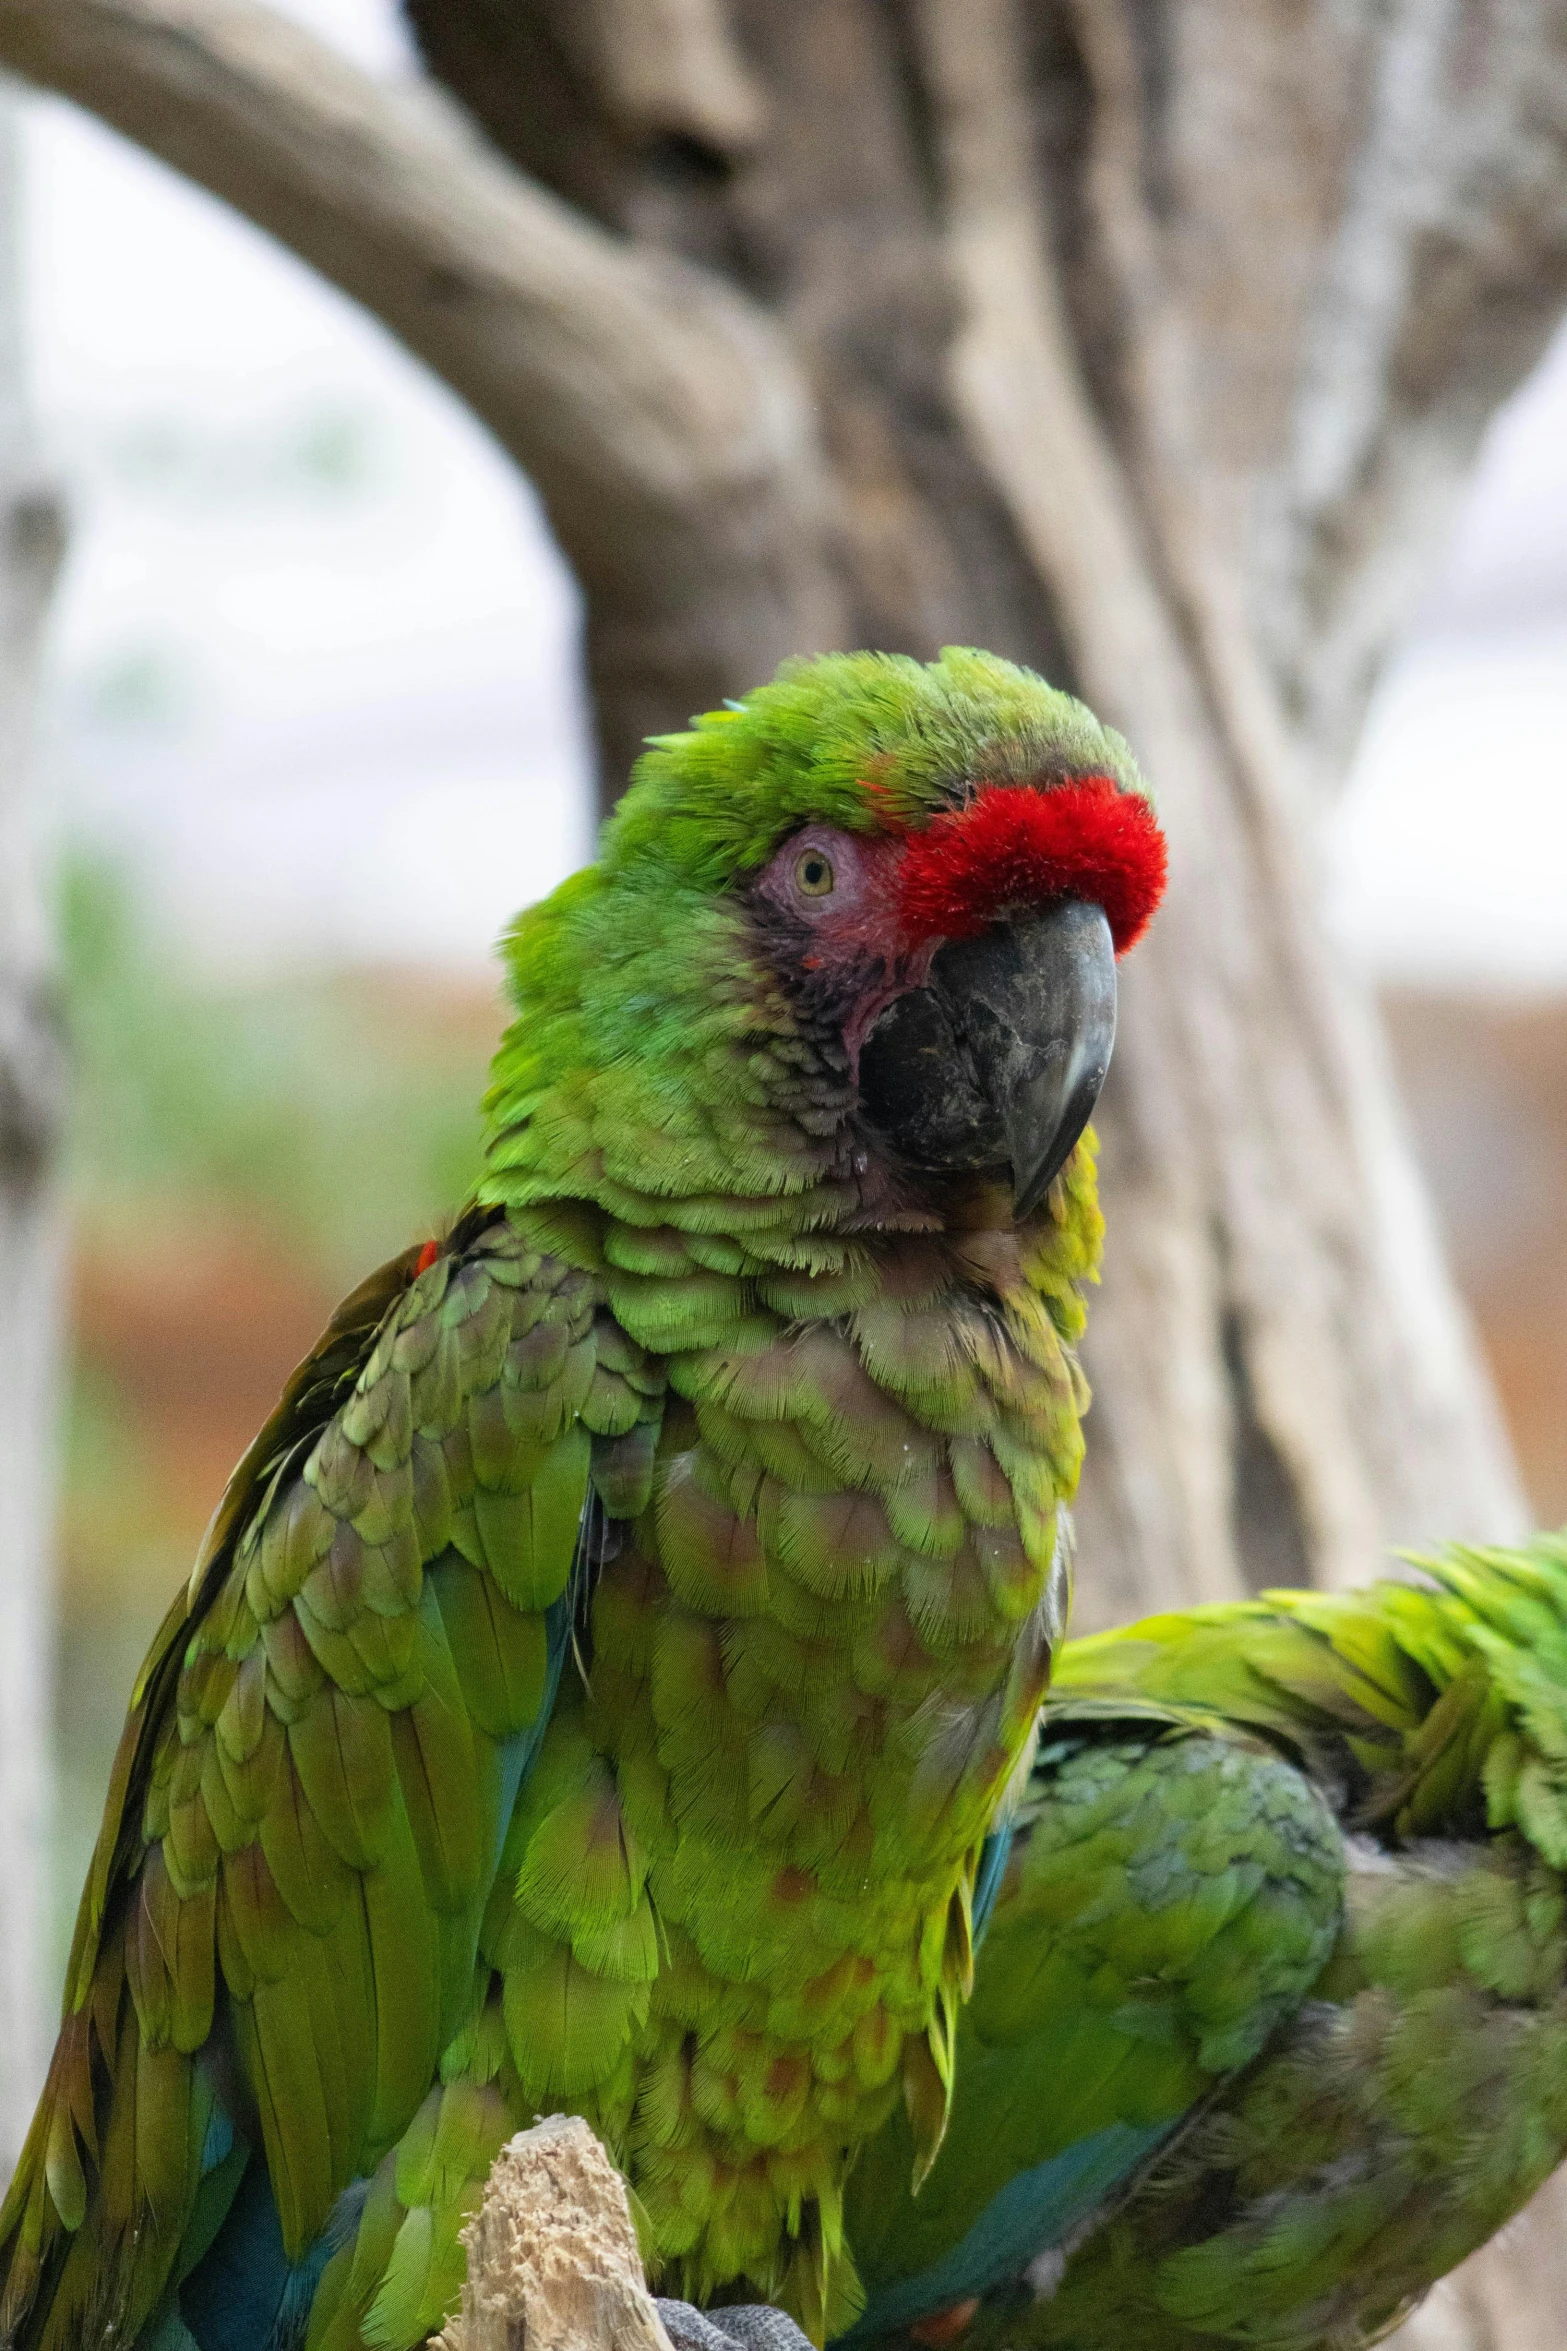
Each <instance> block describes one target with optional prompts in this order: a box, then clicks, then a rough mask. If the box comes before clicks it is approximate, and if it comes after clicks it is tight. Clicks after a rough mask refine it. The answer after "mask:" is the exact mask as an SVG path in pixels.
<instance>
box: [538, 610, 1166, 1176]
mask: <svg viewBox="0 0 1567 2351" xmlns="http://www.w3.org/2000/svg"><path fill="white" fill-rule="evenodd" d="M1165 863H1166V859H1165V845H1164V838H1163V835H1162V833H1161V832H1160V829H1159V825H1158V821H1157V819H1156V817H1155V815H1154V813H1153V808H1152V804H1151V802H1150V800H1149V798H1148V795H1147V792H1146V790H1145V787H1144V786H1143V784H1142V781H1141V778H1140V777H1139V775H1138V772H1137V768H1136V765H1135V763H1134V761H1133V759H1132V755H1131V753H1130V751H1129V750H1128V748H1127V746H1126V744H1125V743H1124V742H1123V741H1122V739H1121V738H1120V737H1119V736H1118V735H1116V734H1115V733H1113V732H1112V731H1111V730H1110V729H1109V728H1106V727H1103V726H1101V725H1100V724H1099V722H1098V721H1097V720H1096V719H1095V718H1094V717H1093V715H1092V714H1091V712H1089V711H1088V710H1087V709H1085V708H1084V706H1083V705H1082V704H1081V703H1080V702H1077V701H1074V700H1073V699H1072V698H1071V696H1069V695H1066V694H1062V693H1059V692H1057V691H1056V690H1055V689H1054V688H1052V687H1050V686H1048V685H1047V684H1046V683H1045V682H1044V680H1043V679H1041V678H1038V677H1036V676H1034V675H1033V674H1032V673H1031V672H1030V671H1027V670H1024V669H1020V668H1018V667H1016V666H1015V665H1013V664H1012V663H1010V662H1005V661H1001V660H998V659H997V658H995V657H994V656H993V655H990V654H985V653H978V652H970V651H966V650H961V649H955V648H949V649H948V650H947V651H946V652H944V653H943V654H942V656H941V658H940V659H939V660H938V661H935V662H932V663H930V664H928V665H927V664H922V663H919V662H916V661H913V660H910V659H907V658H904V657H901V656H890V655H883V654H871V653H851V654H827V655H824V656H822V657H820V658H818V659H815V660H811V661H798V662H790V663H787V664H785V666H784V668H783V669H782V670H781V671H780V672H779V674H778V676H777V677H776V678H775V679H774V680H773V681H772V683H771V684H769V685H766V686H763V687H761V688H759V689H758V690H757V691H756V692H754V693H752V694H750V695H748V696H747V697H746V699H745V701H744V702H743V703H735V704H732V705H730V706H728V707H726V708H725V709H723V710H719V711H713V712H709V713H708V714H706V715H705V716H703V717H701V718H698V719H697V720H695V721H694V723H693V725H692V728H691V730H690V731H689V732H688V733H684V734H679V735H669V736H663V737H659V738H657V739H655V740H654V741H653V743H652V744H651V745H650V747H649V749H648V751H647V752H646V753H645V754H644V756H643V757H642V758H641V759H640V760H639V761H638V763H637V768H636V771H635V774H634V776H633V780H632V783H631V786H630V788H629V790H628V791H627V793H626V795H625V797H624V799H623V800H622V801H621V803H620V805H619V807H618V808H617V809H616V811H615V813H614V814H613V815H612V816H611V818H610V819H609V821H608V823H607V824H606V827H605V831H604V837H603V843H602V849H601V855H600V861H599V864H598V866H597V867H595V868H593V869H592V872H591V879H590V878H589V877H579V878H578V883H577V884H568V885H567V886H566V891H565V893H563V894H560V895H561V896H562V897H563V898H564V901H565V903H566V905H567V906H568V907H569V908H575V909H576V910H577V911H578V912H579V913H580V917H581V921H580V924H579V925H578V928H577V935H576V939H575V944H574V946H573V948H572V950H571V956H572V959H573V960H574V961H575V962H577V963H578V964H580V963H581V962H582V960H583V958H584V956H586V957H587V958H588V959H589V960H591V959H592V957H593V955H594V953H595V949H594V948H593V947H592V946H591V945H589V943H588V939H589V934H590V933H591V934H592V935H593V936H594V937H595V938H596V940H597V942H598V944H597V949H596V952H597V955H598V957H599V958H600V962H601V965H602V967H603V968H605V969H607V968H608V966H609V965H610V964H614V965H615V967H616V968H617V970H618V972H619V974H620V977H621V982H622V984H621V986H620V987H619V989H618V992H617V993H618V1002H619V1004H620V1007H621V1009H622V1011H623V1010H624V1007H625V1005H626V1003H627V1002H628V1000H631V1001H634V1002H635V1004H636V1006H637V1010H638V1014H639V1018H638V1020H637V1021H636V1022H635V1023H632V1024H631V1025H630V1026H628V1025H627V1024H626V1023H625V1022H624V1021H623V1020H620V1019H617V1018H615V1017H614V1006H613V1004H612V1003H611V1002H610V1000H609V999H608V997H606V996H605V994H604V992H603V991H602V989H600V990H597V991H595V989H594V988H593V985H592V983H591V981H587V995H588V996H594V995H595V994H596V996H597V1003H598V1011H597V1016H596V1018H595V1020H594V1021H593V1024H592V1026H593V1030H594V1035H595V1038H596V1046H595V1057H596V1058H599V1059H600V1060H603V1059H604V1058H605V1057H606V1054H607V1057H608V1059H609V1060H610V1061H611V1062H613V1061H615V1060H619V1061H621V1062H624V1061H625V1060H626V1058H627V1057H628V1056H639V1057H641V1059H642V1060H643V1063H644V1069H643V1075H644V1079H645V1080H646V1081H647V1082H648V1083H649V1084H650V1085H651V1087H652V1091H653V1094H654V1095H655V1096H656V1095H657V1094H658V1092H659V1086H658V1072H659V1070H660V1069H661V1068H662V1069H663V1070H665V1071H666V1072H667V1071H668V1070H669V1069H671V1068H672V1067H673V1065H674V1064H676V1063H678V1064H679V1065H680V1066H681V1068H682V1070H683V1078H682V1083H683V1084H684V1085H685V1086H686V1087H687V1089H688V1090H689V1089H693V1088H694V1090H695V1094H696V1095H697V1096H699V1097H701V1098H702V1100H703V1102H704V1104H705V1109H706V1113H707V1120H706V1123H707V1125H708V1126H709V1127H711V1126H712V1125H713V1123H714V1119H715V1117H716V1115H717V1113H718V1111H719V1109H720V1106H721V1104H722V1103H723V1102H725V1101H727V1102H729V1103H731V1104H732V1105H733V1106H735V1108H736V1112H737V1116H738V1117H739V1118H740V1120H741V1123H744V1122H745V1121H746V1120H749V1122H750V1125H751V1128H752V1129H753V1130H754V1131H755V1132H757V1133H760V1132H762V1131H764V1130H765V1131H766V1132H767V1133H768V1134H770V1135H771V1136H772V1137H773V1138H774V1140H775V1141H777V1139H778V1138H779V1135H780V1133H781V1127H780V1120H781V1119H783V1120H785V1121H787V1120H788V1119H793V1120H794V1121H795V1123H796V1124H797V1125H798V1124H799V1123H800V1122H801V1121H802V1120H803V1122H804V1132H805V1133H806V1135H807V1137H809V1138H811V1139H810V1141H808V1143H807V1145H806V1147H805V1151H804V1157H805V1159H806V1160H808V1161H810V1163H811V1164H812V1166H814V1167H815V1168H816V1169H817V1170H818V1172H821V1171H823V1170H828V1169H830V1170H832V1171H835V1172H837V1173H838V1174H840V1175H841V1174H842V1172H843V1170H844V1169H845V1168H847V1169H849V1170H850V1171H851V1172H852V1173H853V1174H855V1175H857V1176H858V1177H859V1178H860V1179H861V1188H862V1189H864V1188H866V1182H865V1180H866V1179H870V1181H869V1188H870V1189H871V1190H873V1191H874V1190H875V1189H876V1179H877V1177H878V1176H879V1177H880V1179H881V1189H882V1192H883V1193H886V1191H887V1188H888V1186H889V1185H890V1186H891V1188H892V1190H893V1192H896V1191H897V1189H898V1187H899V1185H900V1184H901V1185H902V1186H903V1187H904V1188H905V1190H907V1188H908V1187H909V1186H911V1185H912V1186H913V1187H914V1188H915V1189H916V1190H917V1189H918V1187H919V1186H920V1184H921V1182H922V1181H923V1182H925V1183H927V1184H928V1183H929V1181H930V1180H931V1179H936V1180H939V1179H940V1178H942V1177H943V1176H948V1177H950V1176H953V1175H957V1174H962V1173H971V1174H975V1175H1001V1174H1003V1173H1005V1174H1006V1175H1007V1176H1008V1177H1009V1178H1010V1183H1011V1189H1012V1194H1013V1202H1014V1213H1015V1215H1016V1216H1017V1217H1018V1218H1020V1219H1021V1218H1023V1217H1026V1216H1028V1215H1029V1214H1031V1212H1032V1211H1033V1209H1034V1208H1035V1207H1036V1206H1037V1205H1038V1203H1039V1201H1040V1200H1041V1199H1042V1198H1043V1196H1044V1194H1045V1192H1046V1191H1047V1189H1048V1187H1049V1185H1050V1184H1051V1182H1052V1181H1053V1179H1054V1178H1055V1176H1056V1175H1057V1174H1058V1173H1059V1172H1060V1170H1061V1169H1062V1167H1063V1166H1064V1164H1065V1162H1066V1160H1067V1158H1068V1157H1069V1155H1070V1154H1071V1152H1072V1150H1073V1147H1074V1146H1075V1144H1076V1143H1077V1141H1078V1138H1079V1137H1080V1135H1081V1134H1082V1132H1083V1129H1084V1127H1085V1125H1086V1124H1087V1121H1088V1119H1089V1117H1090V1115H1091V1113H1092V1110H1093V1107H1094V1103H1095V1101H1096V1099H1097V1097H1098V1093H1099V1089H1100V1087H1101V1085H1102V1084H1103V1082H1104V1077H1105V1072H1106V1070H1107V1068H1108V1066H1109V1060H1110V1052H1111V1047H1112V1045H1113V1042H1114V1037H1115V1016H1116V976H1115V965H1116V958H1117V957H1118V956H1119V955H1122V954H1124V953H1125V952H1126V951H1127V950H1128V949H1129V948H1130V947H1132V946H1133V945H1134V944H1135V942H1136V941H1137V939H1138V938H1139V937H1140V936H1141V935H1142V932H1143V930H1144V929H1145V928H1146V926H1147V924H1148V922H1149V920H1150V918H1151V916H1152V914H1153V912H1154V909H1155V907H1156V906H1157V904H1158V900H1159V897H1160V894H1161V892H1162V890H1163V887H1164V879H1165ZM579 884H580V888H579ZM552 903H554V902H552ZM539 911H540V912H541V913H542V912H544V911H545V910H539ZM534 919H535V918H534V917H533V916H529V917H525V918H524V919H523V922H522V924H521V925H520V926H519V929H518V932H517V934H516V935H515V940H516V944H515V948H514V965H513V968H514V986H515V988H516V992H517V996H518V1003H519V1010H520V1012H521V1013H522V1015H523V1017H524V1021H526V1019H527V1017H528V1016H529V1013H530V1010H535V1011H536V1010H540V1009H542V1006H543V999H544V995H545V994H546V993H547V986H546V983H547V982H548V983H551V984H553V983H554V982H556V981H558V978H559V961H560V955H561V952H562V950H563V947H564V934H563V933H562V932H561V930H560V929H559V926H556V928H555V929H554V930H553V931H552V932H551V934H550V947H549V954H548V956H547V957H546V956H545V955H543V954H542V953H541V952H540V950H541V949H542V948H543V947H544V937H543V934H542V933H540V934H538V935H537V937H536V936H535V934H534V933H533V932H532V931H530V925H531V924H532V923H533V922H534ZM547 963H550V964H552V965H553V967H554V968H553V969H547V968H546V965H547ZM581 977H582V979H583V980H586V974H585V973H584V974H582V975H581ZM576 1000H577V1002H578V1004H579V1006H580V1007H581V1008H582V1009H583V1010H584V1011H585V1010H586V998H585V997H584V995H583V993H582V989H581V986H580V985H579V989H578V995H577V999H576ZM720 1014H721V1016H720V1017H718V1018H717V1023H716V1026H715V1015H720ZM586 1033H587V1031H586V1024H585V1025H584V1026H583V1027H582V1028H581V1029H580V1030H579V1035H581V1036H582V1037H583V1038H584V1039H586ZM715 1052H716V1054H717V1057H718V1059H717V1064H716V1065H715V1063H714V1059H713V1056H714V1054H715ZM742 1063H743V1065H744V1068H743V1075H742V1072H741V1064H742ZM715 1068H716V1069H717V1071H718V1074H717V1075H716V1076H715ZM715 1088H716V1091H715ZM665 1108H666V1109H667V1110H668V1112H669V1118H668V1119H660V1118H659V1114H658V1113H657V1112H655V1123H656V1124H657V1125H658V1128H659V1131H660V1132H661V1133H664V1134H666V1135H667V1134H668V1133H669V1132H670V1131H671V1121H672V1123H673V1125H674V1126H675V1127H679V1126H680V1125H681V1121H680V1118H679V1117H678V1115H676V1113H675V1111H674V1106H673V1103H672V1102H671V1101H666V1103H665ZM641 1123H642V1125H643V1129H644V1133H645V1134H647V1131H648V1123H649V1122H648V1121H647V1120H646V1119H645V1118H644V1119H643V1121H642V1122H641ZM719 1123H722V1121H721V1120H720V1121H719ZM651 1140H652V1138H651V1135H648V1141H649V1144H651ZM783 1156H784V1160H785V1161H786V1162H787V1161H788V1160H789V1158H790V1153H789V1152H788V1151H787V1150H785V1152H784V1154H783ZM796 1156H798V1155H796ZM658 1158H659V1154H658V1152H657V1151H651V1152H644V1155H643V1161H642V1164H643V1166H644V1167H648V1166H651V1165H652V1164H653V1162H654V1161H656V1160H657V1159H658ZM701 1180H702V1181H704V1182H710V1181H711V1180H712V1177H711V1171H710V1170H707V1171H706V1172H704V1173H703V1175H702V1177H701ZM750 1180H754V1178H752V1179H750ZM779 1188H780V1189H781V1188H783V1187H782V1185H780V1187H779Z"/></svg>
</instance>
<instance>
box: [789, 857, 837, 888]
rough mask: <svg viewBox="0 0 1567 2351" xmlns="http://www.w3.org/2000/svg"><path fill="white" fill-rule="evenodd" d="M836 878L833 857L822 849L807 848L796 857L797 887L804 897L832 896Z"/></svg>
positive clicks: (795, 876) (795, 875)
mask: <svg viewBox="0 0 1567 2351" xmlns="http://www.w3.org/2000/svg"><path fill="white" fill-rule="evenodd" d="M834 878H835V877H834V874H833V870H832V859H831V858H830V857H828V856H826V855H825V854H824V853H823V852H822V851H821V850H820V849H807V850H805V851H804V852H803V854H802V855H801V856H799V857H797V858H796V859H795V863H794V882H795V888H796V889H797V890H798V891H799V892H800V894H801V896H802V897H804V898H826V897H828V896H830V895H831V892H832V887H833V882H834Z"/></svg>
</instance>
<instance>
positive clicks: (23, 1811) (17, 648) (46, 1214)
mask: <svg viewBox="0 0 1567 2351" xmlns="http://www.w3.org/2000/svg"><path fill="white" fill-rule="evenodd" d="M18 195H19V156H18V101H17V98H16V95H15V93H14V92H13V91H12V90H11V89H10V88H8V87H7V86H5V85H4V84H0V1297H4V1299H5V1345H4V1347H3V1349H0V1885H3V1886H4V1888H5V1932H4V1935H3V1936H0V2175H3V2174H5V2173H8V2172H9V2171H10V2168H11V2165H12V2163H13V2162H14V2161H15V2158H16V2154H17V2151H18V2149H19V2148H20V2146H21V2142H22V2135H23V2133H24V2131H25V2130H26V2127H27V2122H28V2118H29V2115H30V2113H31V2109H32V2103H33V2100H34V2098H35V2097H36V2096H37V2094H38V2085H39V2082H40V2080H41V2079H42V2076H43V2066H44V2059H45V2056H46V2054H47V2046H48V2035H47V2027H46V2019H47V2001H46V1997H45V1992H44V1971H43V1957H44V1950H43V1946H44V1932H45V1919H46V1911H47V1901H48V1892H49V1886H48V1867H47V1863H48V1849H47V1825H48V1794H49V1773H48V1760H47V1759H48V1756H49V1752H50V1720H49V1688H50V1674H49V1665H50V1641H49V1626H50V1620H51V1608H50V1597H51V1588H50V1576H49V1551H50V1534H51V1522H52V1516H53V1476H52V1471H53V1464H54V1416H55V1404H56V1377H55V1374H56V1367H57V1357H58V1339H59V1311H60V1282H59V1271H60V1217H59V1201H58V1195H57V1192H56V1187H55V1181H54V1177H55V1149H56V1143H57V1140H58V1135H59V1125H60V1114H61V1103H62V1072H61V1055H60V1040H59V1033H58V1026H57V1022H56V1019H55V1014H54V1008H53V1004H52V1000H51V992H50V983H49V971H50V966H49V956H48V942H47V933H46V929H45V924H44V919H43V911H42V901H41V899H40V895H39V890H38V881H37V874H36V871H35V867H34V861H33V837H32V834H33V828H32V821H31V819H32V802H31V793H30V789H29V783H30V772H31V756H30V754H31V736H32V725H33V705H34V694H35V686H36V681H37V670H38V653H39V634H40V629H41V626H42V623H43V618H44V613H45V610H46V607H47V604H48V600H49V593H50V590H51V588H52V586H53V583H54V576H55V571H56V568H57V565H58V561H59V553H60V541H61V524H60V513H59V505H58V501H57V499H56V497H55V494H54V491H53V489H52V487H51V486H50V484H49V483H48V482H47V481H46V480H45V479H44V478H43V476H42V475H41V474H40V472H39V470H38V459H37V453H36V450H35V446H34V442H33V438H32V433H31V430H30V425H29V419H28V413H27V403H26V392H25V382H24V371H23V364H22V352H21V331H20V330H21V319H20V295H19V287H18V282H17V281H18V250H17V246H18V235H17V210H18Z"/></svg>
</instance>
